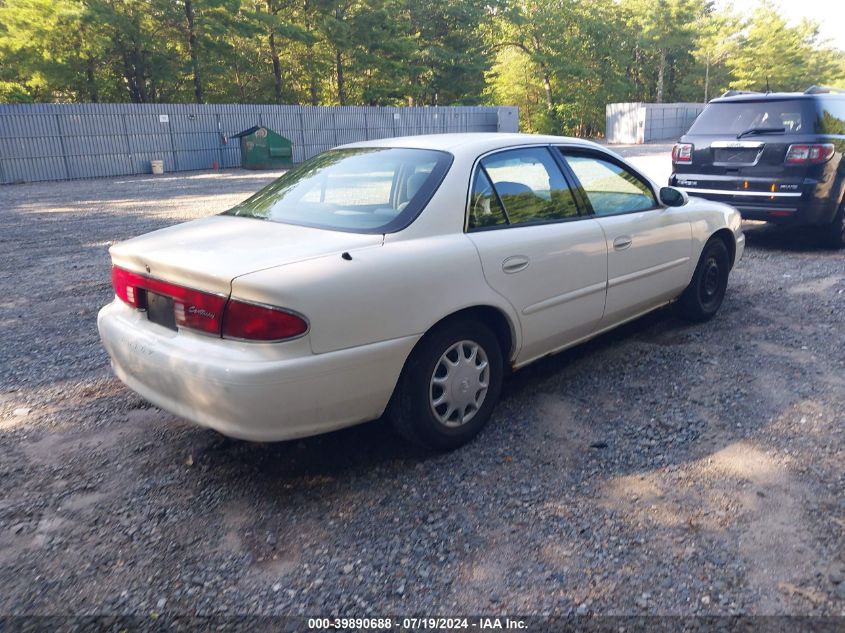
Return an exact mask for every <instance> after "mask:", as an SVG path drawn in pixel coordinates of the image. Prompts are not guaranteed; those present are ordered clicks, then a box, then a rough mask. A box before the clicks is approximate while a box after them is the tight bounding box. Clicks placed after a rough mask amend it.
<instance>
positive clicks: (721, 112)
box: [688, 99, 815, 135]
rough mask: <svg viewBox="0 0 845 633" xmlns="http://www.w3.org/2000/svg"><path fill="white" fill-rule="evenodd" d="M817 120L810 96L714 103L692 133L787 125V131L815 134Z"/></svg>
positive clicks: (700, 116) (701, 115) (785, 131)
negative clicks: (808, 97)
mask: <svg viewBox="0 0 845 633" xmlns="http://www.w3.org/2000/svg"><path fill="white" fill-rule="evenodd" d="M814 119H815V116H814V108H813V104H812V102H811V101H810V100H809V99H786V100H773V101H734V102H725V103H711V104H710V105H708V106H707V107H706V108H704V111H703V112H702V113H701V114H700V115H699V116H698V118H697V119H696V120H695V122H694V123H693V124H692V127H690V129H689V132H688V134H699V135H707V134H714V135H715V134H733V135H736V134H740V133H741V132H745V131H746V130H751V129H754V128H759V129H777V128H783V130H784V132H783V133H784V134H813V133H814V129H813V128H814V123H815V121H814Z"/></svg>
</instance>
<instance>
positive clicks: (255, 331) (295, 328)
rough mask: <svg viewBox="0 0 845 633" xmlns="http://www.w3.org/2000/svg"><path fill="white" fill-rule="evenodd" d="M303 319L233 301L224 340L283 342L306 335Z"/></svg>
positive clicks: (269, 308) (225, 320) (228, 312)
mask: <svg viewBox="0 0 845 633" xmlns="http://www.w3.org/2000/svg"><path fill="white" fill-rule="evenodd" d="M307 331H308V323H307V322H306V321H305V319H303V318H302V317H300V316H297V315H296V314H292V313H290V312H286V311H284V310H280V309H278V308H271V307H268V306H262V305H257V304H254V303H245V302H243V301H238V300H236V299H230V300H229V303H227V304H226V314H225V315H224V317H223V336H224V337H225V338H238V339H246V340H250V341H281V340H284V339H289V338H294V337H296V336H300V335H301V334H305V332H307Z"/></svg>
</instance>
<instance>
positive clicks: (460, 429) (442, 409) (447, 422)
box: [389, 320, 502, 450]
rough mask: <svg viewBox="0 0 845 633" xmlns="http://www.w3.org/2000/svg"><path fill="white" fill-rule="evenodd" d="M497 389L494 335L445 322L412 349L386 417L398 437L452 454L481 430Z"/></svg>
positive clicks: (472, 324) (471, 324) (473, 325)
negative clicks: (451, 451)
mask: <svg viewBox="0 0 845 633" xmlns="http://www.w3.org/2000/svg"><path fill="white" fill-rule="evenodd" d="M501 387H502V350H501V348H500V345H499V341H498V339H497V338H496V335H495V334H493V332H492V331H491V330H490V328H488V327H487V326H486V325H484V324H483V323H481V322H479V321H475V320H456V321H452V322H447V323H445V324H443V325H441V326H438V327H437V328H435V329H434V330H432V331H431V332H429V333H428V334H426V336H425V337H424V338H423V339H422V340H421V341H420V343H419V344H418V345H417V347H416V348H415V349H414V352H413V353H412V355H411V357H410V358H409V359H408V362H407V364H406V366H405V369H404V370H403V372H402V376H401V377H400V379H399V385H398V386H397V390H396V393H395V394H394V398H393V400H392V402H391V407H390V411H389V417H390V418H391V421H392V422H393V425H394V427H395V428H396V430H397V431H398V432H399V434H400V435H402V436H403V437H405V438H407V439H409V440H411V441H414V442H416V443H418V444H422V445H424V446H427V447H429V448H434V449H437V450H451V449H454V448H457V447H458V446H461V445H462V444H465V443H466V442H468V441H469V440H471V439H472V438H473V437H475V435H476V434H477V433H478V432H479V431H480V430H481V429H482V428H483V427H484V425H485V424H486V423H487V421H488V420H489V419H490V415H491V414H492V412H493V408H494V407H495V405H496V402H497V401H498V399H499V393H500V391H501Z"/></svg>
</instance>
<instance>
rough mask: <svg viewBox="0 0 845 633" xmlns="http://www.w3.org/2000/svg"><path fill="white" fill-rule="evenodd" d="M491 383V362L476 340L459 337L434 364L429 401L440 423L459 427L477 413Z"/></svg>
mask: <svg viewBox="0 0 845 633" xmlns="http://www.w3.org/2000/svg"><path fill="white" fill-rule="evenodd" d="M489 384H490V363H489V362H488V360H487V354H486V353H485V352H484V349H483V348H482V347H481V346H480V345H479V344H478V343H476V342H474V341H460V342H458V343H455V344H454V345H452V346H451V347H450V348H449V349H447V350H446V352H444V354H443V355H442V356H441V357H440V360H438V361H437V364H436V365H435V366H434V373H433V374H432V376H431V385H430V387H429V404H430V405H431V411H432V413H434V417H435V418H437V419H438V420H439V421H440V423H441V424H443V425H444V426H449V427H457V426H461V425H464V424H466V423H467V422H469V421H470V420H472V419H473V418H474V417H475V414H476V413H478V410H479V409H480V408H481V405H482V404H484V398H485V397H486V396H487V387H488V385H489Z"/></svg>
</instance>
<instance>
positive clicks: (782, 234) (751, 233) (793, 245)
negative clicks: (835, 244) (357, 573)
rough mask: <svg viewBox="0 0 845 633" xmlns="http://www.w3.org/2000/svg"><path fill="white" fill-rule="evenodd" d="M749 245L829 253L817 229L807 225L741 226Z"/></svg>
mask: <svg viewBox="0 0 845 633" xmlns="http://www.w3.org/2000/svg"><path fill="white" fill-rule="evenodd" d="M743 232H744V233H745V239H746V242H747V245H748V246H749V247H753V248H757V249H760V250H763V251H772V252H782V251H788V252H794V253H802V252H806V253H819V254H823V253H829V252H831V249H830V248H828V247H826V246H824V245H823V244H822V243H821V239H820V234H819V232H818V230H814V229H812V228H809V227H797V228H796V227H788V226H779V225H776V224H766V225H763V226H753V227H743Z"/></svg>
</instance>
